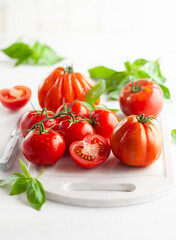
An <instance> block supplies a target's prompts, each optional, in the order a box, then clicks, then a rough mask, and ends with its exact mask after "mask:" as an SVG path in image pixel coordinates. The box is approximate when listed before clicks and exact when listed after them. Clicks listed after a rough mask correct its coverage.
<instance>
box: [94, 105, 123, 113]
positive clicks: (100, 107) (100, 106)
mask: <svg viewBox="0 0 176 240" xmlns="http://www.w3.org/2000/svg"><path fill="white" fill-rule="evenodd" d="M94 108H95V109H107V110H109V111H111V112H114V113H116V112H118V111H119V109H115V108H108V107H107V106H106V105H105V104H99V105H96V106H95V107H94Z"/></svg>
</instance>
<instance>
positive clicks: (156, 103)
mask: <svg viewBox="0 0 176 240" xmlns="http://www.w3.org/2000/svg"><path fill="white" fill-rule="evenodd" d="M119 102H120V108H121V110H122V111H123V113H124V114H125V115H127V116H129V115H132V114H135V115H141V114H145V116H146V117H148V116H150V115H153V116H154V117H157V116H158V115H159V113H160V112H161V110H162V107H163V104H164V97H163V92H162V90H161V88H160V87H159V85H158V84H157V83H156V82H154V81H152V80H151V79H144V78H142V79H138V80H136V81H134V82H130V83H127V84H126V85H125V86H124V87H123V88H122V90H121V92H120V97H119Z"/></svg>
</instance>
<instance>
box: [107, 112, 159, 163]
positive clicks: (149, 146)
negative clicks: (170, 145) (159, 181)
mask: <svg viewBox="0 0 176 240" xmlns="http://www.w3.org/2000/svg"><path fill="white" fill-rule="evenodd" d="M110 142H111V149H112V152H113V154H114V156H115V157H116V158H118V159H119V160H120V161H122V162H123V163H125V164H127V165H131V166H137V167H140V166H141V167H145V166H148V165H151V164H152V163H153V162H154V161H156V160H157V159H158V158H159V157H160V155H161V151H162V134H161V131H160V129H159V127H158V126H157V125H156V122H154V120H153V117H146V118H145V117H144V115H141V116H136V115H131V116H129V117H126V118H124V119H123V120H122V121H121V122H120V123H119V124H118V125H117V126H116V127H115V129H114V130H113V132H112V134H111V139H110Z"/></svg>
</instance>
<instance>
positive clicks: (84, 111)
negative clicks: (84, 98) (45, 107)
mask: <svg viewBox="0 0 176 240" xmlns="http://www.w3.org/2000/svg"><path fill="white" fill-rule="evenodd" d="M65 104H66V106H67V107H69V106H70V104H71V103H65ZM63 110H64V106H63V105H61V106H60V107H59V108H58V109H57V111H56V114H58V113H59V112H61V111H63ZM70 111H72V112H73V113H74V114H75V115H82V116H84V117H86V118H88V117H89V114H90V110H89V109H88V108H86V106H84V105H83V104H82V103H80V102H78V101H76V102H75V103H73V105H72V106H71V108H70Z"/></svg>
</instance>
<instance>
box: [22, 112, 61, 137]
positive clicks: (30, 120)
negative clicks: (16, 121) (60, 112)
mask: <svg viewBox="0 0 176 240" xmlns="http://www.w3.org/2000/svg"><path fill="white" fill-rule="evenodd" d="M52 116H54V114H51V113H48V117H52ZM45 117H46V115H45V114H44V113H42V112H41V111H29V112H26V113H25V114H24V115H23V116H22V118H21V120H20V130H21V133H22V135H23V137H26V135H27V134H28V131H24V130H28V129H31V127H32V126H33V125H34V124H36V123H39V122H40V121H42V120H43V119H44V118H45ZM56 124H58V119H57V118H53V119H49V120H47V121H46V122H44V126H45V128H50V127H52V126H53V128H54V125H56Z"/></svg>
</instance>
